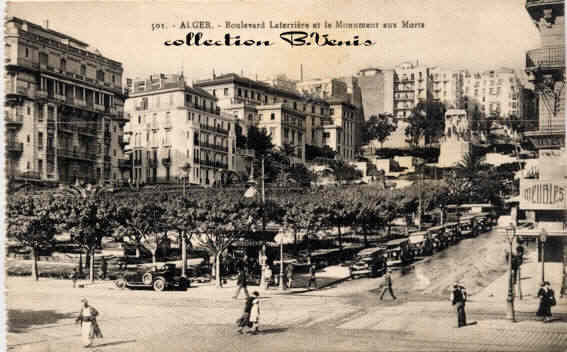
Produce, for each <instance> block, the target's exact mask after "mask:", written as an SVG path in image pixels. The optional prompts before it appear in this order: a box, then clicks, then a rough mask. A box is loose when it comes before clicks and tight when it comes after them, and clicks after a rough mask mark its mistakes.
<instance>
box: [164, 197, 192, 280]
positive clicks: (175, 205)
mask: <svg viewBox="0 0 567 352" xmlns="http://www.w3.org/2000/svg"><path fill="white" fill-rule="evenodd" d="M197 209H198V203H197V202H195V201H193V200H190V199H187V198H178V199H175V200H171V201H169V202H168V203H167V204H166V212H165V214H164V222H165V224H166V226H167V228H168V229H171V230H174V231H177V233H178V234H179V237H180V239H181V248H180V249H181V275H182V276H183V277H186V276H187V243H191V238H192V237H193V235H194V234H195V233H198V231H197V214H198V211H197Z"/></svg>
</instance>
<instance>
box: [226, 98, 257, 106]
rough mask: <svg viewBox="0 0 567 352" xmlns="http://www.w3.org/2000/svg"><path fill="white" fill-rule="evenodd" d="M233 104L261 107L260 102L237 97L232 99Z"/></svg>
mask: <svg viewBox="0 0 567 352" xmlns="http://www.w3.org/2000/svg"><path fill="white" fill-rule="evenodd" d="M230 103H231V104H250V105H260V103H259V102H257V101H255V100H252V99H250V98H243V97H236V98H231V99H230Z"/></svg>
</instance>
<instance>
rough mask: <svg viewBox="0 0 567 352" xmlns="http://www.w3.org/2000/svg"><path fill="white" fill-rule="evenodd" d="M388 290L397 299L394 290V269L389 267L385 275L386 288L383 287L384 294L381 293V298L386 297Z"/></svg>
mask: <svg viewBox="0 0 567 352" xmlns="http://www.w3.org/2000/svg"><path fill="white" fill-rule="evenodd" d="M386 292H389V293H390V296H392V298H393V299H396V296H395V295H394V290H392V269H388V270H387V271H386V274H385V275H384V289H382V294H381V295H380V300H382V299H383V298H384V294H385V293H386Z"/></svg>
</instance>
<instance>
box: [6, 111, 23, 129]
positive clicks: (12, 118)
mask: <svg viewBox="0 0 567 352" xmlns="http://www.w3.org/2000/svg"><path fill="white" fill-rule="evenodd" d="M5 120H6V124H7V125H8V126H10V125H12V126H16V127H20V126H22V125H23V124H24V114H20V113H12V114H6V117H5Z"/></svg>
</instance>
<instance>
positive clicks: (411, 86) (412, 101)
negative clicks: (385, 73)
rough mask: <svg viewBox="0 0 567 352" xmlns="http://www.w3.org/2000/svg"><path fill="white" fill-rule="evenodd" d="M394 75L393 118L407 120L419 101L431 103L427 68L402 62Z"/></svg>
mask: <svg viewBox="0 0 567 352" xmlns="http://www.w3.org/2000/svg"><path fill="white" fill-rule="evenodd" d="M394 71H395V74H394V116H395V117H397V118H400V119H404V118H408V117H410V115H411V112H412V110H413V108H414V107H415V106H416V105H417V103H418V102H420V101H431V80H430V79H429V68H427V67H424V66H419V65H418V64H417V63H416V64H413V63H411V62H404V63H402V64H400V65H398V66H397V67H396V68H395V69H394Z"/></svg>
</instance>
